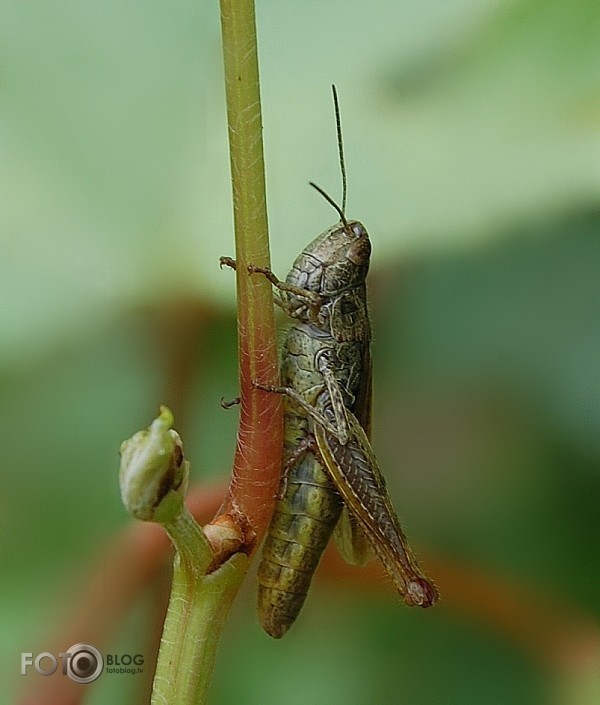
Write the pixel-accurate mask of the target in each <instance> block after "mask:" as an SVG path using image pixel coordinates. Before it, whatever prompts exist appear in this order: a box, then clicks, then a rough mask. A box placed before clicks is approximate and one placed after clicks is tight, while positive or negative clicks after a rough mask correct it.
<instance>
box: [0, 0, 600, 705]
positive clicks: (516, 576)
mask: <svg viewBox="0 0 600 705" xmlns="http://www.w3.org/2000/svg"><path fill="white" fill-rule="evenodd" d="M0 17H1V20H2V21H1V22H0V101H1V106H2V118H1V130H0V146H1V151H2V164H3V169H2V170H1V171H0V184H1V189H2V198H1V199H0V225H1V231H2V236H1V241H0V290H1V301H2V305H1V308H0V316H1V318H0V330H1V341H0V385H1V389H2V405H1V406H0V426H1V428H2V446H3V454H2V461H3V462H2V467H3V470H2V473H1V475H0V483H1V486H0V545H1V553H0V594H1V595H2V600H1V602H0V609H1V620H2V625H3V629H2V636H1V637H0V682H1V683H2V684H3V685H2V688H3V689H4V690H5V695H6V698H7V699H6V702H8V701H9V700H12V699H13V698H15V697H16V694H17V693H18V692H20V688H21V687H22V686H23V680H24V679H23V678H21V677H20V676H19V659H20V652H21V651H35V649H36V648H37V646H38V645H40V640H42V639H43V636H44V634H47V633H51V632H52V631H53V630H54V629H55V628H56V626H57V624H59V623H60V619H61V618H62V615H63V614H64V610H65V605H66V604H68V602H69V600H72V599H75V598H76V591H77V589H78V587H79V586H80V585H81V584H82V583H83V582H84V581H85V576H86V575H87V574H88V572H89V571H90V570H91V569H92V567H93V562H94V558H95V557H96V556H97V554H98V551H99V549H100V547H101V546H102V545H104V543H105V542H106V541H107V540H109V539H110V537H111V536H113V535H114V534H115V532H116V531H117V530H118V528H119V527H123V526H126V525H127V524H128V521H129V520H128V517H127V516H126V515H125V512H124V510H123V509H122V507H121V504H120V499H119V495H118V484H117V467H118V456H117V449H118V447H119V444H120V442H121V441H122V440H123V439H124V438H126V437H128V436H130V435H131V434H132V433H133V432H134V431H136V430H138V429H139V428H141V427H143V426H145V425H147V424H148V423H149V421H150V420H151V419H152V418H153V416H154V415H155V413H156V409H157V405H158V404H159V403H160V402H163V401H166V402H168V403H170V404H171V405H172V406H173V407H174V409H175V412H176V415H177V419H178V421H177V424H176V425H177V427H178V428H179V430H180V431H181V432H182V434H183V437H184V443H185V446H186V451H187V455H188V457H189V458H190V459H191V461H192V472H193V479H194V481H195V482H202V481H206V480H207V479H209V478H210V479H214V478H215V477H224V478H225V477H226V476H227V473H228V470H229V467H230V463H231V459H232V457H233V449H234V443H235V431H236V422H237V414H236V412H235V411H230V412H229V413H226V412H225V411H223V410H222V409H221V408H220V406H219V400H220V398H221V396H226V397H228V398H230V397H234V396H235V395H236V393H237V389H236V385H237V381H236V374H237V373H236V359H235V352H236V351H235V311H234V280H233V277H232V276H231V274H230V273H229V272H226V271H223V272H221V271H220V270H219V267H218V264H217V262H218V257H219V255H222V254H232V253H233V235H232V217H231V204H230V186H229V171H228V169H229V161H228V154H227V130H226V124H225V106H224V95H223V93H224V89H223V78H222V69H221V54H220V52H221V46H220V34H219V33H220V28H219V21H218V7H217V4H216V2H211V3H202V2H200V3H191V2H174V3H164V2H155V1H153V0H148V2H145V3H141V2H125V3H123V2H116V0H107V1H106V2H103V3H97V2H92V1H91V0H78V2H74V0H64V1H63V2H61V3H59V4H53V3H51V4H48V3H47V2H44V0H29V2H27V3H23V2H17V1H16V0H5V2H4V3H3V6H2V9H1V10H0ZM257 22H258V34H259V54H260V61H261V78H262V96H263V121H264V137H265V157H266V167H267V188H268V194H269V217H270V226H271V237H272V257H273V268H274V270H275V271H276V272H278V273H279V274H280V275H282V274H283V273H285V271H286V270H287V268H288V267H289V264H290V262H291V260H292V259H293V257H294V256H295V255H296V254H297V253H298V251H299V250H300V249H301V248H302V246H303V245H304V244H306V243H307V242H308V241H309V240H310V239H312V238H313V237H314V236H315V235H316V234H317V233H318V232H320V231H321V230H323V229H324V228H325V227H327V226H329V225H330V224H331V223H332V222H333V221H334V219H335V214H334V213H333V211H332V210H331V209H330V208H329V206H327V204H326V203H324V202H323V201H322V199H320V198H319V197H318V196H317V195H316V194H315V193H314V192H312V190H311V189H309V188H308V187H307V181H308V180H309V179H314V180H315V181H317V182H318V183H319V184H320V185H322V186H323V187H324V188H325V189H326V190H328V191H329V192H330V193H332V195H334V196H336V197H337V195H338V194H339V192H340V185H339V184H340V177H339V173H338V163H337V151H336V149H337V148H336V141H335V127H334V120H333V110H332V106H331V95H330V84H331V83H332V82H335V83H336V84H337V86H338V91H339V93H340V98H341V104H342V120H343V127H344V137H345V148H346V159H347V168H348V173H349V206H348V215H349V216H350V217H353V218H354V217H356V218H359V219H360V220H361V221H362V222H364V223H365V225H366V226H367V228H368V229H369V232H370V234H371V239H372V243H373V251H374V254H373V269H372V274H371V275H370V287H371V291H370V294H371V311H372V317H373V328H374V345H373V357H374V370H375V380H374V383H375V411H374V419H375V432H374V446H375V449H376V452H377V454H378V457H379V459H380V462H381V465H382V468H383V469H384V472H385V473H386V476H387V478H388V484H389V486H390V489H391V492H392V494H393V496H394V499H395V503H396V505H397V506H398V508H399V513H400V515H401V517H402V519H403V523H404V524H405V526H406V527H408V530H409V531H408V533H409V535H410V536H411V537H412V539H413V541H414V543H415V545H416V546H417V547H418V548H419V549H420V553H421V556H422V558H423V560H424V562H425V564H426V565H427V555H428V551H431V553H432V555H435V556H438V557H442V558H443V560H444V561H446V562H448V563H449V564H450V565H452V564H453V563H455V564H456V565H457V566H468V567H469V569H470V570H473V571H480V572H481V574H483V575H486V576H494V579H495V580H497V581H498V584H499V585H502V584H504V582H506V584H508V585H512V586H517V588H519V586H522V587H523V589H524V590H528V591H530V592H531V593H532V594H534V595H536V596H537V597H538V598H539V600H540V601H544V600H546V599H547V600H556V603H557V604H558V605H562V606H563V608H564V609H565V610H566V611H571V612H574V613H577V614H579V613H580V614H581V619H582V623H583V624H586V625H588V626H589V629H590V633H593V634H597V632H598V629H599V627H598V617H599V612H600V606H599V600H598V595H599V590H598V588H599V584H600V581H599V578H600V575H599V570H598V565H599V560H600V520H599V506H600V504H599V500H600V478H599V474H598V467H599V460H600V444H599V443H598V438H599V430H600V325H599V324H600V309H599V303H598V302H599V299H600V297H599V294H600V285H599V282H600V245H599V242H600V241H599V239H598V231H599V225H600V198H599V193H600V190H599V186H600V167H599V164H600V161H599V157H600V149H599V148H600V129H599V128H600V52H599V50H598V47H599V46H600V5H599V4H598V3H597V2H595V1H594V0H575V1H573V0H504V1H503V0H481V1H479V2H474V1H473V0H471V1H469V0H446V2H439V1H436V0H418V1H417V0H405V1H404V2H395V1H392V0H389V1H386V0H373V2H369V3H367V2H360V3H359V2H355V1H351V2H348V1H347V0H346V2H341V0H339V1H338V0H335V1H331V2H327V3H323V2H317V0H309V1H308V2H303V3H295V4H293V3H280V2H275V1H274V0H258V7H257ZM381 580H382V583H384V582H385V578H384V577H383V573H382V578H381ZM148 599H149V598H148V596H147V595H146V596H140V609H139V610H137V611H136V614H134V615H132V616H131V620H130V623H128V624H125V625H123V628H122V631H121V632H120V633H117V634H115V637H114V639H115V641H114V649H113V650H121V651H129V652H135V651H139V650H142V651H144V650H147V647H146V645H145V643H144V635H145V626H144V620H147V619H148V611H147V609H146V610H145V609H144V604H145V602H144V601H148ZM487 600H488V596H487V595H482V596H481V601H482V603H483V604H486V601H487ZM489 600H490V604H489V611H490V613H493V612H494V609H495V607H494V604H493V600H492V598H491V597H490V598H489ZM254 601H255V586H254V583H253V580H252V579H249V580H248V581H247V584H246V585H245V587H244V589H243V591H242V593H241V594H240V596H239V598H238V600H237V602H236V604H235V606H234V610H233V615H232V619H231V622H230V624H229V625H228V628H227V631H226V633H225V636H224V639H223V643H222V646H221V649H220V653H219V659H218V663H217V669H216V673H215V680H214V687H213V692H212V699H211V702H212V703H214V704H215V705H229V704H230V703H244V704H245V705H253V704H254V703H256V704H257V705H258V704H260V705H271V704H275V703H277V704H278V705H296V704H297V703H298V704H299V703H313V702H314V703H324V704H326V705H338V704H340V705H341V704H344V705H370V704H371V703H374V704H377V705H388V704H401V703H402V704H404V703H406V704H407V705H454V704H456V705H471V704H473V705H479V704H481V703H486V705H496V704H498V705H500V704H504V703H507V704H508V703H511V704H513V705H514V704H515V703H518V704H520V703H523V704H525V703H527V704H531V703H561V704H562V703H573V705H581V704H582V703H590V704H591V703H596V702H598V697H600V696H599V695H598V692H599V690H598V682H593V679H592V680H591V681H588V679H587V676H586V674H588V675H589V670H590V669H586V668H584V667H583V666H582V667H581V668H580V665H581V664H580V663H579V662H578V661H577V659H575V658H574V661H573V664H572V665H573V668H572V670H571V671H568V672H559V671H558V670H557V669H552V668H549V667H547V666H544V665H542V664H541V663H540V659H538V658H537V655H536V654H534V653H532V652H531V650H530V649H528V648H526V646H524V645H523V644H522V643H517V642H516V641H515V640H510V639H507V638H506V637H505V636H503V635H501V634H500V633H499V632H498V631H497V630H494V629H493V628H491V627H490V626H489V624H487V623H486V622H485V621H484V620H481V621H480V620H477V619H474V618H473V617H472V616H469V615H467V614H466V613H465V612H464V610H461V609H459V608H458V607H457V606H456V605H452V604H449V603H448V602H446V603H442V604H441V606H440V607H439V608H438V607H436V608H435V610H431V611H429V612H427V613H423V612H421V611H418V612H416V611H411V610H407V609H403V608H402V607H401V606H399V604H398V602H397V600H395V599H394V598H393V597H391V596H390V595H389V593H385V592H384V591H382V594H381V595H374V594H373V593H372V592H370V593H368V592H365V593H364V594H363V592H362V591H360V590H359V589H358V588H353V589H350V588H349V587H348V586H347V585H344V584H341V585H337V586H336V585H332V584H329V585H323V584H321V585H320V586H318V587H315V588H314V589H313V591H312V592H311V595H310V598H309V600H308V601H307V605H306V607H305V610H304V611H303V613H302V615H301V617H300V619H299V620H298V623H297V624H296V625H295V626H294V628H293V629H292V630H291V632H290V633H289V635H287V636H286V638H285V639H284V640H283V641H282V642H273V641H271V640H269V638H268V637H266V636H265V635H263V634H262V632H261V631H260V629H259V627H258V624H257V621H256V617H255V615H254ZM566 648H567V646H565V649H566ZM582 663H583V661H582ZM596 668H598V665H597V664H596ZM592 671H593V669H592ZM596 675H597V673H596ZM88 688H89V691H88V694H89V697H88V700H86V702H87V703H90V704H91V705H100V704H104V703H107V702H111V703H126V704H127V705H138V703H141V702H142V701H141V700H140V698H139V697H138V696H137V695H136V691H137V690H139V687H138V684H136V683H135V682H133V678H132V679H131V681H128V680H127V679H125V680H123V677H117V676H114V677H108V676H105V677H103V678H101V679H100V680H99V681H98V682H97V683H96V684H95V685H94V686H93V687H92V686H88ZM42 705H43V704H42Z"/></svg>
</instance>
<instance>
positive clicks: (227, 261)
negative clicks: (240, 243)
mask: <svg viewBox="0 0 600 705" xmlns="http://www.w3.org/2000/svg"><path fill="white" fill-rule="evenodd" d="M219 267H220V268H221V269H223V267H231V269H237V262H236V261H235V260H234V259H233V258H232V257H219Z"/></svg>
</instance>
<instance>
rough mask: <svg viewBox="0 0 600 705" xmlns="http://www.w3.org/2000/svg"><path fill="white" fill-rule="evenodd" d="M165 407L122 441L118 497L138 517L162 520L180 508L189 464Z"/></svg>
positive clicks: (169, 517) (167, 519)
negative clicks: (146, 425)
mask: <svg viewBox="0 0 600 705" xmlns="http://www.w3.org/2000/svg"><path fill="white" fill-rule="evenodd" d="M173 421H174V419H173V414H172V413H171V411H170V410H169V409H167V407H166V406H161V407H160V416H159V417H158V418H156V419H155V420H154V421H153V422H152V424H151V425H150V427H149V428H147V429H146V430H144V431H139V432H138V433H136V434H135V435H133V436H132V437H131V438H130V439H129V440H127V441H124V442H123V443H122V444H121V469H120V472H119V480H120V485H121V499H122V501H123V504H124V505H125V508H126V509H127V511H128V512H129V513H130V514H132V515H133V516H134V517H136V518H137V519H141V520H143V521H156V522H160V523H165V522H169V521H172V520H173V519H174V518H175V517H176V516H177V515H178V514H179V512H180V511H181V509H182V507H183V498H184V495H185V492H186V489H187V480H188V468H189V463H188V461H187V460H185V458H184V456H183V447H182V444H181V439H180V437H179V434H178V433H177V431H173V430H172V428H171V426H172V425H173Z"/></svg>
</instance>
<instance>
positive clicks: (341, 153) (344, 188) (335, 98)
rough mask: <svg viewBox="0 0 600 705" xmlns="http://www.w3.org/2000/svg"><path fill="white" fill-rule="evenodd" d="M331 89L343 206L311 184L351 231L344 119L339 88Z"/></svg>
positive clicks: (333, 87) (345, 227)
mask: <svg viewBox="0 0 600 705" xmlns="http://www.w3.org/2000/svg"><path fill="white" fill-rule="evenodd" d="M331 90H332V92H333V107H334V110H335V127H336V131H337V143H338V154H339V157H340V170H341V172H342V207H341V208H340V206H338V204H337V203H336V202H335V201H334V200H333V198H331V196H330V195H329V194H328V193H326V192H325V191H324V190H323V189H322V188H321V187H320V186H317V184H315V183H314V182H313V181H309V183H310V185H311V186H312V187H313V188H314V189H315V190H316V191H318V192H319V193H320V194H321V196H323V198H324V199H325V200H326V201H327V203H329V204H330V205H331V206H333V207H334V208H335V209H336V211H337V212H338V213H339V216H340V219H341V221H342V223H343V224H344V230H347V231H348V232H349V231H350V226H349V225H348V221H347V220H346V192H347V183H346V181H347V180H346V162H345V161H344V145H343V142H342V120H341V118H340V103H339V101H338V95H337V89H336V87H335V85H334V84H332V85H331Z"/></svg>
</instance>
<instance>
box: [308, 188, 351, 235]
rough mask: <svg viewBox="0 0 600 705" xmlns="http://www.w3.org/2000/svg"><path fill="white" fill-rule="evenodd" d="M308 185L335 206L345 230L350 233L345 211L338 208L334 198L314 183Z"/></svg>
mask: <svg viewBox="0 0 600 705" xmlns="http://www.w3.org/2000/svg"><path fill="white" fill-rule="evenodd" d="M308 183H309V184H310V185H311V186H312V187H313V188H314V189H315V191H318V192H319V193H320V194H321V196H323V198H324V199H325V200H326V201H327V203H329V205H331V206H333V207H334V208H335V209H336V211H337V212H338V213H339V215H340V219H341V221H342V223H343V224H344V230H346V231H348V232H350V226H349V225H348V221H347V220H346V216H345V214H344V211H343V210H342V209H341V208H340V207H339V206H338V204H337V203H336V202H335V201H334V200H333V198H331V196H330V195H329V194H328V193H327V192H326V191H323V189H322V188H321V187H320V186H317V184H315V182H314V181H309V182H308Z"/></svg>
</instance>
